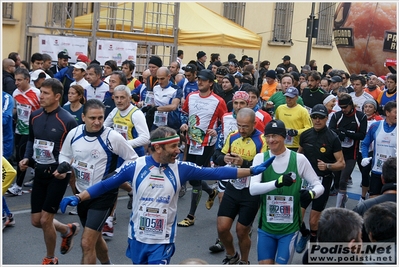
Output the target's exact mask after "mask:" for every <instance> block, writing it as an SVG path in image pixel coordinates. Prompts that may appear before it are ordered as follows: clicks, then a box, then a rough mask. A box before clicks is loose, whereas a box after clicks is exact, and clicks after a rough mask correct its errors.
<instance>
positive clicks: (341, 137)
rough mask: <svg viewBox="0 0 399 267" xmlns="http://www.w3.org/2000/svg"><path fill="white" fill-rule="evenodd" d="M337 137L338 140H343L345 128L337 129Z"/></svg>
mask: <svg viewBox="0 0 399 267" xmlns="http://www.w3.org/2000/svg"><path fill="white" fill-rule="evenodd" d="M338 137H339V140H341V141H344V139H345V137H346V130H345V129H342V128H340V129H338Z"/></svg>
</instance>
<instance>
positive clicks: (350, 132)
mask: <svg viewBox="0 0 399 267" xmlns="http://www.w3.org/2000/svg"><path fill="white" fill-rule="evenodd" d="M345 134H346V136H348V137H350V138H353V137H354V136H355V131H350V130H346V132H345Z"/></svg>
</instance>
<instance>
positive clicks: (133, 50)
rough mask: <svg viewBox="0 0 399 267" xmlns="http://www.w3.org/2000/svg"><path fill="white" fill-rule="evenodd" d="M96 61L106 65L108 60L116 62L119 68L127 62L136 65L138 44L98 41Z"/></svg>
mask: <svg viewBox="0 0 399 267" xmlns="http://www.w3.org/2000/svg"><path fill="white" fill-rule="evenodd" d="M96 55H97V56H96V60H97V61H98V62H100V64H101V65H104V63H105V61H107V60H111V59H112V60H115V61H116V62H117V64H118V66H121V65H122V62H123V61H125V60H132V61H133V62H134V63H136V56H137V43H134V42H123V41H117V40H97V50H96Z"/></svg>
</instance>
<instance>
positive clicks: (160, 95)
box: [141, 67, 183, 130]
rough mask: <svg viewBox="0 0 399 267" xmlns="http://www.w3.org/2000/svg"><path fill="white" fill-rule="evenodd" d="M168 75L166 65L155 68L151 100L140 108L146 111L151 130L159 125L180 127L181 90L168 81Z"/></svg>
mask: <svg viewBox="0 0 399 267" xmlns="http://www.w3.org/2000/svg"><path fill="white" fill-rule="evenodd" d="M170 76H171V74H170V71H169V69H168V68H167V67H160V68H159V69H158V70H157V81H158V84H157V85H155V86H154V88H153V100H152V101H151V102H147V103H146V106H145V107H143V108H142V109H141V110H142V111H143V112H145V113H146V118H147V124H148V128H149V129H151V130H153V129H156V128H157V127H159V126H169V127H171V128H173V129H175V130H179V129H180V125H181V122H180V111H179V104H180V101H181V98H182V97H183V92H182V89H181V88H180V87H178V86H177V85H175V84H173V83H172V82H171V81H170ZM147 86H148V84H147ZM147 95H148V92H147Z"/></svg>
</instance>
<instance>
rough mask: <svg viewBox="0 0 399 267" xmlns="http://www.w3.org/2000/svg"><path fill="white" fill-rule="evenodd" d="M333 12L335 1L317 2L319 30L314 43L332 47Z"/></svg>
mask: <svg viewBox="0 0 399 267" xmlns="http://www.w3.org/2000/svg"><path fill="white" fill-rule="evenodd" d="M334 12H335V3H331V2H323V3H320V4H319V13H318V17H319V32H318V35H317V38H316V45H320V46H330V47H332V42H333V27H334V25H333V23H334Z"/></svg>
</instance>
